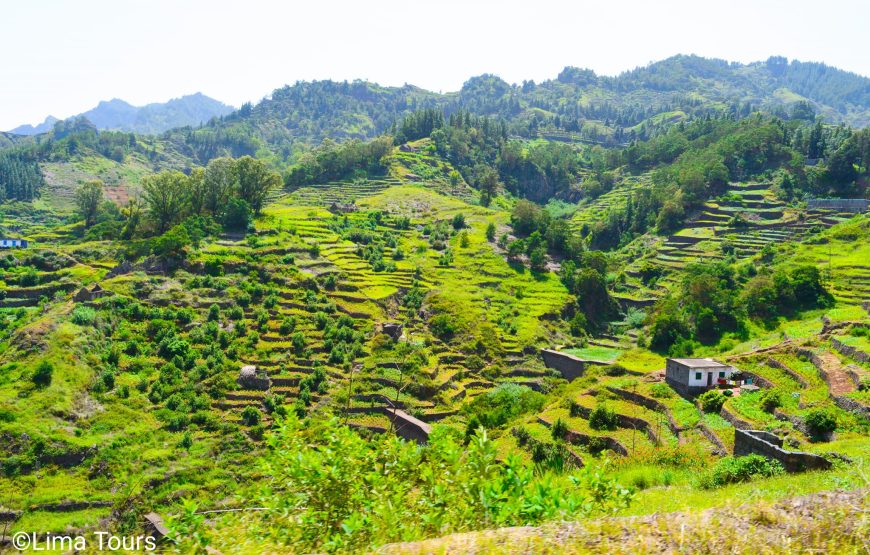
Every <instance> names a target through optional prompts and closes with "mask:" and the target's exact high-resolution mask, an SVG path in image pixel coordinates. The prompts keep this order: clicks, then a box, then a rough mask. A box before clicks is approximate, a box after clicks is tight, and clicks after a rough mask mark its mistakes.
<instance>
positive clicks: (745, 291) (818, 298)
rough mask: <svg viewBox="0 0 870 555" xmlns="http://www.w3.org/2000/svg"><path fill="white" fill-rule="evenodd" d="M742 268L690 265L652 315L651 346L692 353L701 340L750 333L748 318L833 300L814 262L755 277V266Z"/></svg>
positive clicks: (763, 317)
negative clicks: (747, 326) (747, 329)
mask: <svg viewBox="0 0 870 555" xmlns="http://www.w3.org/2000/svg"><path fill="white" fill-rule="evenodd" d="M742 272H743V273H741V274H739V275H738V273H737V272H736V271H735V269H734V267H733V266H731V265H729V264H727V263H725V262H715V263H709V264H707V263H698V264H691V265H689V266H687V267H686V268H685V270H684V274H683V278H682V281H681V283H680V285H679V287H677V288H676V289H675V290H674V291H673V292H672V293H671V295H669V296H668V297H666V298H664V299H663V300H662V301H660V302H659V303H658V304H657V305H656V307H655V311H654V312H653V314H652V315H651V320H652V330H651V333H652V337H651V340H650V346H651V347H652V348H653V349H656V350H659V351H661V352H667V353H670V354H671V355H674V356H679V355H689V354H691V353H692V351H693V350H694V348H695V344H696V342H698V343H701V344H706V345H710V344H715V343H716V342H718V341H719V340H720V339H721V338H722V336H723V335H724V334H726V333H732V334H734V335H735V336H736V337H743V336H745V333H746V319H747V318H748V317H752V318H756V319H759V320H769V319H771V318H775V317H777V316H781V315H786V314H793V313H794V312H795V311H797V310H801V309H809V308H816V307H820V306H828V305H829V304H830V302H831V300H832V297H831V294H830V293H829V292H828V291H827V289H826V288H825V285H824V283H823V280H822V276H821V273H820V272H819V270H818V268H816V267H815V266H808V265H805V266H797V267H794V268H790V269H786V268H781V267H779V268H774V269H772V270H771V269H765V270H764V271H763V272H761V273H758V275H754V276H753V275H752V274H753V273H754V272H755V269H754V266H747V267H744V268H743V269H742Z"/></svg>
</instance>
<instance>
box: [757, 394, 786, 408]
mask: <svg viewBox="0 0 870 555" xmlns="http://www.w3.org/2000/svg"><path fill="white" fill-rule="evenodd" d="M759 400H760V403H761V410H763V411H765V412H773V411H774V409H777V408H779V407H781V406H782V392H781V391H779V390H778V389H775V388H772V389H765V390H764V391H762V392H761V397H760V398H759Z"/></svg>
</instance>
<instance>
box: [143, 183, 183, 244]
mask: <svg viewBox="0 0 870 555" xmlns="http://www.w3.org/2000/svg"><path fill="white" fill-rule="evenodd" d="M142 189H143V197H144V200H145V204H146V205H147V206H148V214H149V215H150V216H151V218H152V219H153V220H154V224H155V226H156V229H157V232H158V233H161V234H162V233H163V232H164V231H166V230H167V229H169V228H170V227H171V226H172V225H174V224H176V223H178V222H180V221H181V219H182V218H183V217H184V214H185V212H186V211H187V208H188V206H189V199H188V197H189V180H188V177H187V176H186V175H184V174H183V173H181V172H178V171H165V172H160V173H158V174H155V175H151V176H148V177H146V178H145V179H144V180H143V185H142Z"/></svg>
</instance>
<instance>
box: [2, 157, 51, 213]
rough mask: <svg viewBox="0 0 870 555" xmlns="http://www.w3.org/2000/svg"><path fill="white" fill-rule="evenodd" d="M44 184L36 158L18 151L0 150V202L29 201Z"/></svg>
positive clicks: (37, 194)
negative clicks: (7, 200)
mask: <svg viewBox="0 0 870 555" xmlns="http://www.w3.org/2000/svg"><path fill="white" fill-rule="evenodd" d="M44 184H45V179H44V178H43V176H42V171H41V170H40V169H39V164H37V162H36V160H35V159H34V158H33V157H31V156H28V155H27V154H26V153H23V152H19V151H7V152H0V202H2V201H3V200H6V199H9V200H21V201H25V202H30V201H31V200H33V199H34V198H35V197H38V196H39V190H40V189H41V188H42V186H43V185H44Z"/></svg>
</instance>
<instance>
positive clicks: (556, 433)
mask: <svg viewBox="0 0 870 555" xmlns="http://www.w3.org/2000/svg"><path fill="white" fill-rule="evenodd" d="M550 434H551V435H552V436H553V439H565V436H566V435H568V424H565V421H564V420H562V419H561V418H557V419H556V421H555V422H553V427H552V428H550Z"/></svg>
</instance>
